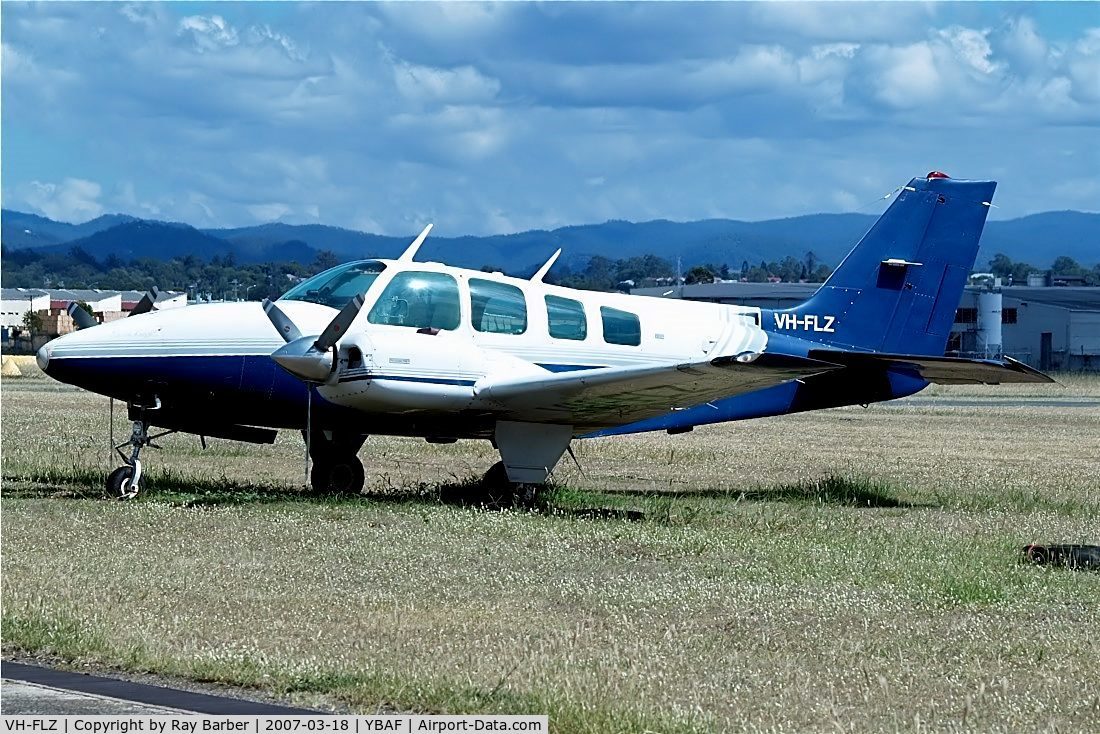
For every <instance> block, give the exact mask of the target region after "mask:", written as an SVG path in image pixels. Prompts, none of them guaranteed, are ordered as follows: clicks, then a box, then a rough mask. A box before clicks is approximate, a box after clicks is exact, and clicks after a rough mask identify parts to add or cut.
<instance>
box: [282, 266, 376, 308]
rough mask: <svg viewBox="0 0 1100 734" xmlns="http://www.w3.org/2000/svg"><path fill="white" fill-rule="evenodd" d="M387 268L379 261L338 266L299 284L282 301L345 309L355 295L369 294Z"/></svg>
mask: <svg viewBox="0 0 1100 734" xmlns="http://www.w3.org/2000/svg"><path fill="white" fill-rule="evenodd" d="M385 269H386V265H385V263H381V262H378V261H377V260H360V261H359V262H353V263H348V264H346V265H339V266H337V267H335V268H332V269H330V270H326V271H325V272H323V273H318V274H317V275H314V276H313V277H312V278H310V279H309V280H306V281H303V282H301V283H299V284H298V285H296V286H294V287H293V288H291V289H290V290H289V291H287V292H286V293H284V294H283V295H282V297H281V298H280V300H283V301H309V302H310V303H319V304H321V305H322V306H331V307H333V308H343V307H344V305H345V304H346V303H347V302H348V301H350V300H351V299H352V298H354V297H355V296H356V295H360V294H363V293H366V292H367V289H368V288H370V287H371V284H372V283H374V281H375V279H376V278H377V277H378V276H379V275H380V274H381V273H382V271H383V270H385Z"/></svg>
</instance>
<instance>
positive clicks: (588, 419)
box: [475, 352, 842, 429]
mask: <svg viewBox="0 0 1100 734" xmlns="http://www.w3.org/2000/svg"><path fill="white" fill-rule="evenodd" d="M834 369H842V367H841V366H840V365H836V364H831V363H829V362H824V361H820V360H816V359H807V358H805V357H791V356H787V355H782V354H769V353H767V352H765V353H763V354H757V353H753V352H748V353H745V354H742V355H738V356H724V357H717V358H715V359H711V360H705V361H701V362H687V363H654V364H645V365H639V366H632V367H607V368H597V369H591V370H583V371H575V372H558V373H553V374H547V375H545V376H543V375H539V376H536V377H523V378H517V379H504V380H495V381H494V380H486V381H484V382H482V383H479V384H478V385H477V387H476V388H475V389H476V393H477V397H478V399H479V402H480V403H481V404H482V405H483V406H484V407H486V408H488V409H490V410H493V411H494V412H496V413H498V415H500V417H502V418H505V419H508V420H517V421H531V422H538V423H562V424H568V425H572V426H574V427H584V428H586V429H591V428H595V427H608V426H615V425H622V424H624V423H633V422H635V421H640V420H644V419H646V418H652V417H654V416H658V415H664V414H665V413H668V412H669V411H670V410H676V409H678V408H687V407H690V406H692V405H699V404H700V403H706V402H709V401H711V400H717V399H719V398H726V397H730V396H733V395H740V394H743V393H748V392H753V391H755V390H761V389H763V388H766V387H771V386H772V385H778V384H779V383H782V382H787V381H789V380H794V379H798V378H802V377H809V376H811V375H816V374H820V373H822V372H828V371H830V370H834Z"/></svg>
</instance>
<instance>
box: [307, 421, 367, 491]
mask: <svg viewBox="0 0 1100 734" xmlns="http://www.w3.org/2000/svg"><path fill="white" fill-rule="evenodd" d="M365 441H366V436H353V435H342V434H336V433H332V432H329V431H316V432H314V434H313V436H312V437H311V438H310V442H309V456H310V459H312V467H311V468H310V471H309V484H310V486H311V487H312V488H313V491H314V492H318V493H321V494H359V493H360V492H362V491H363V483H364V481H365V479H366V472H365V471H364V470H363V462H362V461H360V460H359V456H358V453H359V449H361V448H363V443H364V442H365Z"/></svg>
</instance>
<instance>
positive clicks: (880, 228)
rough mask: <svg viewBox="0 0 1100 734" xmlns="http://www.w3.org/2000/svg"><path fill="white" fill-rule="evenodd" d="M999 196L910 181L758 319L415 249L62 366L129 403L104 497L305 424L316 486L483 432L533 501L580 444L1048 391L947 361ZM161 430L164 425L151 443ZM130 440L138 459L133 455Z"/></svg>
mask: <svg viewBox="0 0 1100 734" xmlns="http://www.w3.org/2000/svg"><path fill="white" fill-rule="evenodd" d="M995 187H996V184H995V183H994V182H989V181H957V180H952V179H950V178H948V177H947V176H945V175H944V174H942V173H938V172H933V173H931V174H929V175H928V176H927V177H924V178H917V179H913V180H912V181H910V182H909V184H908V185H907V186H904V187H902V188H901V189H900V190H899V195H898V196H897V197H896V198H895V200H894V202H893V203H892V204H891V205H890V207H889V208H888V209H887V211H886V212H885V213H884V214H883V215H882V217H880V218H879V220H878V221H877V222H876V223H875V225H874V226H873V227H872V228H871V230H870V231H869V232H868V233H867V234H866V235H865V236H864V237H863V239H862V240H860V242H859V243H858V244H857V245H856V247H855V248H854V249H853V250H852V251H851V252H850V253H849V254H848V256H847V257H846V258H845V259H844V261H843V262H842V263H841V264H840V266H839V267H837V269H836V270H835V271H834V272H833V274H832V276H831V277H830V278H829V279H828V281H827V282H826V283H825V284H824V285H822V286H821V288H820V289H819V290H818V291H817V292H816V293H815V294H814V295H813V297H811V298H810V299H809V300H808V301H806V302H805V303H803V304H801V305H799V306H796V307H794V308H790V309H780V310H772V309H759V308H749V307H744V306H732V305H722V304H712V303H699V302H690V301H682V300H677V299H662V298H647V297H641V296H629V295H624V294H619V293H597V292H591V291H580V290H572V289H569V288H562V287H558V286H554V285H549V284H546V283H544V282H543V278H544V276H545V275H546V273H547V271H548V270H549V269H550V266H551V265H552V264H553V262H554V260H555V258H556V257H557V255H558V254H559V253H560V250H559V251H558V253H555V254H554V256H553V257H551V258H550V260H549V261H548V262H547V263H546V264H545V265H544V266H543V267H542V268H540V269H539V271H538V272H537V273H535V275H534V276H533V277H532V278H530V279H529V280H524V279H518V278H512V277H507V276H505V275H502V274H500V273H491V274H490V273H483V272H478V271H473V270H464V269H461V268H455V267H450V266H447V265H443V264H440V263H433V262H418V261H416V260H415V259H414V258H415V255H416V253H417V250H418V249H419V247H420V246H421V244H422V243H423V242H424V239H425V237H426V236H427V235H428V231H429V230H430V229H431V225H428V227H427V228H426V229H425V230H424V231H423V232H422V233H421V234H420V236H419V237H417V238H416V240H415V241H414V242H413V243H412V244H411V245H410V247H409V248H408V249H407V250H406V251H405V253H404V254H403V255H401V256H400V257H399V258H398V259H396V260H362V261H358V262H352V263H348V264H345V265H341V266H339V267H336V268H333V269H331V270H328V271H326V272H323V273H321V274H319V275H316V276H314V277H312V278H310V279H308V280H306V281H304V282H302V283H301V284H299V285H297V286H295V287H294V288H292V289H291V290H289V291H288V292H287V293H285V294H284V295H283V296H282V297H281V298H279V299H278V300H277V301H275V302H271V301H265V302H264V303H263V304H262V305H261V304H259V303H255V302H246V303H218V304H205V305H192V306H188V307H186V308H178V309H172V310H165V311H159V312H158V311H155V310H148V309H147V311H148V312H146V313H143V314H141V315H139V316H136V317H134V318H128V319H123V320H120V321H115V322H112V323H108V324H103V325H100V326H95V327H94V328H89V329H83V330H80V331H77V332H75V333H73V334H69V335H66V336H63V337H61V338H59V339H55V340H54V341H51V342H49V343H48V344H46V345H45V346H44V347H42V349H41V350H40V351H39V353H38V364H39V366H40V367H41V368H42V369H43V370H44V371H45V372H46V373H47V374H48V375H50V376H51V377H53V378H55V379H57V380H60V381H62V382H66V383H69V384H73V385H78V386H80V387H83V388H86V389H88V390H91V391H94V392H97V393H100V394H103V395H107V396H110V397H112V398H115V399H118V400H123V401H125V402H126V403H127V404H128V406H129V417H130V419H131V420H132V421H133V431H132V436H131V438H130V441H129V442H128V444H121V445H120V446H119V447H118V449H119V454H120V455H121V456H122V458H123V460H124V464H123V465H122V466H120V467H119V468H118V469H116V470H115V471H114V472H113V473H112V474H111V475H110V477H109V478H108V482H107V485H108V493H109V494H111V495H113V496H116V497H119V498H128V497H132V496H134V495H135V494H136V493H137V491H138V488H139V486H140V483H141V461H140V460H139V454H140V452H141V450H142V448H143V447H144V446H146V445H149V443H150V440H151V438H150V429H151V428H160V429H164V430H165V432H172V431H181V432H186V433H193V434H198V435H200V436H214V437H220V438H227V439H235V440H240V441H249V442H255V443H271V442H273V441H274V440H275V437H276V433H277V431H276V430H275V429H280V428H283V429H299V430H303V432H304V434H305V437H306V442H307V446H308V455H309V456H310V457H311V458H312V472H311V474H310V481H311V484H312V485H313V487H314V488H315V489H316V490H321V491H338V492H357V491H359V490H360V489H362V486H363V481H364V470H363V464H362V463H361V462H360V460H359V458H358V453H359V451H360V449H361V448H362V446H363V444H364V442H365V440H366V439H367V437H368V436H370V435H372V434H374V435H396V436H418V437H422V438H425V439H427V440H428V441H429V442H434V443H449V442H453V441H455V440H457V439H459V438H479V439H487V440H489V441H491V442H492V443H493V445H494V446H495V447H496V449H497V450H498V451H499V452H500V458H501V461H500V463H498V464H497V465H495V466H494V467H493V468H492V469H490V470H489V474H488V475H487V481H491V482H494V483H500V484H502V485H508V484H510V485H512V486H513V487H514V488H515V489H516V490H517V491H519V492H522V493H524V494H530V493H533V491H534V489H533V488H534V487H536V486H538V485H540V484H542V483H544V482H545V481H546V478H547V476H548V475H549V474H550V472H551V471H552V470H553V468H554V466H555V465H556V464H557V463H558V461H559V459H560V458H561V457H562V455H563V453H564V452H565V451H566V450H567V449H568V447H569V444H570V441H572V440H573V439H575V438H588V437H594V436H608V435H613V434H625V433H635V432H640V431H657V430H663V431H668V432H669V433H681V432H684V431H690V430H691V429H692V428H693V427H695V426H698V425H703V424H707V423H718V422H722V421H734V420H743V419H746V418H758V417H761V416H773V415H781V414H785V413H795V412H800V411H806V410H817V409H821V408H832V407H836V406H842V405H856V404H866V403H872V402H877V401H883V400H891V399H894V398H900V397H903V396H906V395H911V394H913V393H916V392H918V391H919V390H921V389H923V388H924V387H925V386H927V385H928V384H929V383H932V382H936V383H1002V382H1045V381H1049V378H1048V377H1046V376H1045V375H1043V374H1042V373H1039V372H1036V371H1035V370H1033V369H1031V368H1029V367H1027V366H1025V365H1023V364H1021V363H1019V362H1016V361H1014V360H1011V359H1003V360H992V359H958V358H949V357H945V356H943V353H944V348H945V346H946V343H947V337H948V334H949V332H950V330H951V324H952V322H953V320H954V315H955V309H956V307H957V306H958V304H959V300H960V298H961V295H962V290H963V286H964V285H965V284H966V280H967V276H968V274H969V272H970V269H971V267H972V266H973V264H974V260H975V258H976V256H977V252H978V239H979V237H980V235H981V232H982V227H983V226H984V224H985V219H986V213H987V211H988V208H989V206H990V201H991V199H992V197H993V191H994V189H995ZM152 438H154V439H155V438H156V436H155V435H154V436H152ZM127 445H128V446H129V447H130V454H129V455H128V456H127V455H126V454H125V453H123V452H122V451H121V449H122V448H124V447H125V446H127Z"/></svg>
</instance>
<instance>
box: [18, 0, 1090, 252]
mask: <svg viewBox="0 0 1100 734" xmlns="http://www.w3.org/2000/svg"><path fill="white" fill-rule="evenodd" d="M2 14H3V18H2V22H3V31H2V35H3V58H2V85H3V86H2V95H3V99H2V103H3V110H2V115H3V120H2V124H3V127H2V136H3V140H2V145H3V150H2V154H3V161H2V188H3V204H4V206H5V207H9V208H15V209H21V210H25V211H32V212H36V213H40V214H45V215H47V216H50V217H53V218H55V219H61V220H67V221H83V220H85V219H88V218H91V217H94V216H97V215H99V214H102V213H107V212H125V213H130V214H135V215H138V216H145V217H151V218H160V219H169V220H179V221H186V222H189V223H191V224H194V225H197V226H243V225H250V224H256V223H260V222H267V221H273V220H281V221H286V222H291V223H308V222H322V223H326V224H335V225H340V226H345V227H352V228H355V229H361V230H368V231H374V232H380V233H386V234H402V235H404V234H409V233H412V232H414V231H415V230H417V229H418V228H419V227H420V225H421V224H422V223H425V222H428V221H434V222H435V223H436V227H437V231H438V232H440V233H443V234H447V235H456V234H465V233H473V234H481V233H496V232H511V231H517V230H523V229H530V228H536V227H547V228H549V227H554V226H560V225H564V224H578V223H585V222H602V221H605V220H607V219H631V220H645V219H655V218H668V219H677V220H689V219H700V218H707V217H731V218H737V219H766V218H771V217H780V216H789V215H797V214H805V213H810V212H817V211H833V212H841V211H867V212H873V211H879V210H880V209H881V206H882V196H883V194H885V193H886V192H888V191H890V190H892V189H894V188H895V187H897V186H898V185H900V184H901V183H904V182H905V181H906V180H908V178H910V177H912V176H914V175H920V174H923V173H925V172H927V171H928V170H930V169H933V168H936V169H941V170H945V171H947V172H948V173H950V174H952V175H954V176H957V177H964V178H986V177H989V178H995V179H997V180H998V181H1000V182H1001V185H1000V189H999V191H998V197H997V202H996V203H997V204H998V206H999V208H998V209H996V210H994V212H993V216H994V217H998V218H1012V217H1017V216H1021V215H1024V214H1028V213H1032V212H1036V211H1045V210H1050V209H1082V210H1089V211H1096V210H1098V209H1100V152H1098V151H1100V4H1098V3H1037V4H1029V3H1008V4H998V3H989V4H970V3H931V4H908V3H883V4H878V3H859V4H844V3H819V4H809V5H804V4H796V3H767V4H755V3H732V4H718V3H714V4H705V5H695V4H682V3H677V4H663V3H646V4H637V5H635V4H592V5H590V4H580V3H564V4H562V3H553V4H526V3H522V4H521V3H506V4H500V5H495V4H493V5H488V4H445V5H435V4H427V3H425V4H404V3H399V4H389V3H387V4H356V3H349V4H345V3H340V4H335V3H318V4H301V5H300V4H293V3H247V4H230V3H211V4H207V3H190V2H189V3H167V4H136V5H126V4H115V3H109V4H107V3H105V4H98V3H80V4H65V3H40V4H31V5H27V4H21V3H17V2H6V1H5V2H4V3H3V5H2Z"/></svg>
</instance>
